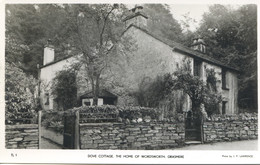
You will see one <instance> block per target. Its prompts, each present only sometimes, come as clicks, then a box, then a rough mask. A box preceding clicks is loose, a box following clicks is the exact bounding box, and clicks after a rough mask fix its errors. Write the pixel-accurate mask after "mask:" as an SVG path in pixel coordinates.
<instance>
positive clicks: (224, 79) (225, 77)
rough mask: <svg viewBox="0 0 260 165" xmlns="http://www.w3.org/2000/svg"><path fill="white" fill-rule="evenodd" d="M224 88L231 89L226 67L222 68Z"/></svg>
mask: <svg viewBox="0 0 260 165" xmlns="http://www.w3.org/2000/svg"><path fill="white" fill-rule="evenodd" d="M222 89H229V88H228V77H227V71H226V70H225V69H222Z"/></svg>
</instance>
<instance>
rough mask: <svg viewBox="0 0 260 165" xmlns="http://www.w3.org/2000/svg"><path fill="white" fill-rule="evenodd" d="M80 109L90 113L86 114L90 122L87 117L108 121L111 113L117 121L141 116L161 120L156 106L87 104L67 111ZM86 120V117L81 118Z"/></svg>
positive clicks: (72, 111)
mask: <svg viewBox="0 0 260 165" xmlns="http://www.w3.org/2000/svg"><path fill="white" fill-rule="evenodd" d="M75 111H79V112H80V114H82V113H85V114H89V115H88V116H86V120H85V121H86V122H89V120H87V118H91V119H93V118H95V119H96V120H95V121H99V122H102V121H101V118H102V119H104V120H103V122H104V121H106V119H109V118H111V115H114V116H115V119H116V121H120V120H122V121H126V120H130V121H132V120H137V119H139V118H142V119H144V118H146V119H147V118H150V119H151V120H159V115H160V112H159V110H158V109H155V108H147V107H139V106H135V107H132V106H114V105H102V106H85V107H77V108H73V109H70V110H68V111H66V113H74V112H75ZM80 120H84V119H80Z"/></svg>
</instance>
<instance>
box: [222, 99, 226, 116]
mask: <svg viewBox="0 0 260 165" xmlns="http://www.w3.org/2000/svg"><path fill="white" fill-rule="evenodd" d="M226 109H227V101H222V115H224V114H226Z"/></svg>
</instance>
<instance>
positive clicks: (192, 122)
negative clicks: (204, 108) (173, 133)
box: [185, 111, 202, 142]
mask: <svg viewBox="0 0 260 165" xmlns="http://www.w3.org/2000/svg"><path fill="white" fill-rule="evenodd" d="M185 116H186V117H185V140H186V141H201V142H202V136H201V133H202V120H201V116H200V115H199V114H197V113H192V112H191V111H189V112H187V114H186V115H185Z"/></svg>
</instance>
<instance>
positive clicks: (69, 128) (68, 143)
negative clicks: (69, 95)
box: [63, 111, 79, 149]
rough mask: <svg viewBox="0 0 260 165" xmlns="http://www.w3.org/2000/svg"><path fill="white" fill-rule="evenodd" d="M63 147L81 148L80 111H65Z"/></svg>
mask: <svg viewBox="0 0 260 165" xmlns="http://www.w3.org/2000/svg"><path fill="white" fill-rule="evenodd" d="M63 147H64V148H65V149H79V112H78V111H77V112H73V113H64V133H63Z"/></svg>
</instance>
